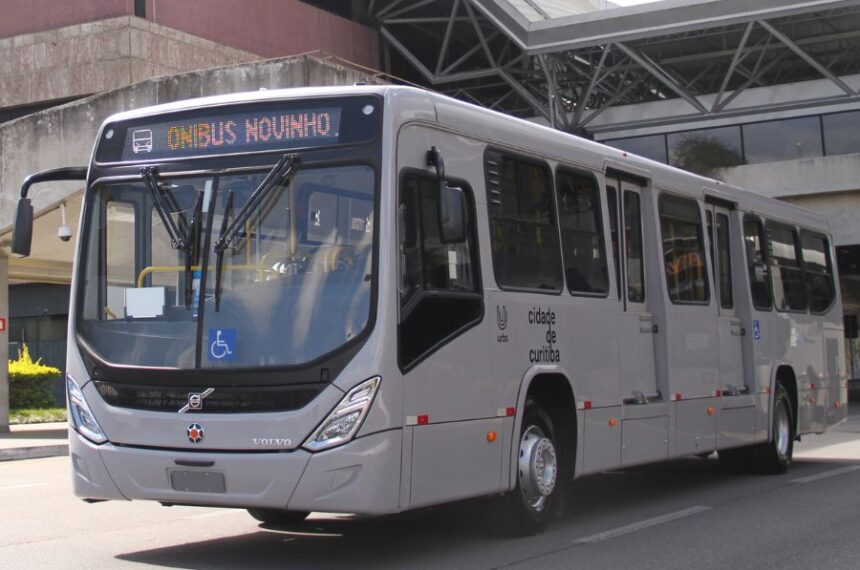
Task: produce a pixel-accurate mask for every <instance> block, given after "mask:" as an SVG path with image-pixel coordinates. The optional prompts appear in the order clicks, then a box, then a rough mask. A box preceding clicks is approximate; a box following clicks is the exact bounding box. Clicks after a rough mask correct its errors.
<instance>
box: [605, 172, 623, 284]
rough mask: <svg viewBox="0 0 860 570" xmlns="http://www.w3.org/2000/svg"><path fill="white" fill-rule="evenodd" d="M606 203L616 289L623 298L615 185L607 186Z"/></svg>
mask: <svg viewBox="0 0 860 570" xmlns="http://www.w3.org/2000/svg"><path fill="white" fill-rule="evenodd" d="M606 203H607V207H608V208H609V238H610V239H611V240H612V261H613V262H614V263H615V290H616V291H618V300H619V301H620V300H621V264H620V262H619V260H618V192H617V191H616V190H615V187H614V186H607V187H606Z"/></svg>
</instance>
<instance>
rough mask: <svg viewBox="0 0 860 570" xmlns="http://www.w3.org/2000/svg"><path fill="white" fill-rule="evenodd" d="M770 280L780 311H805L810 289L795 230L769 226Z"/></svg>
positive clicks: (779, 225) (771, 224)
mask: <svg viewBox="0 0 860 570" xmlns="http://www.w3.org/2000/svg"><path fill="white" fill-rule="evenodd" d="M767 234H768V238H769V241H768V246H769V247H768V249H769V250H770V280H771V283H772V284H773V302H774V305H775V306H776V309H777V310H778V311H805V310H806V288H805V285H804V283H803V269H802V268H801V265H800V247H799V245H800V244H799V243H798V239H797V232H796V231H795V230H794V228H791V227H788V226H783V225H781V224H774V223H768V225H767Z"/></svg>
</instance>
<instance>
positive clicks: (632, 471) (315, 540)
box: [117, 455, 860, 568]
mask: <svg viewBox="0 0 860 570" xmlns="http://www.w3.org/2000/svg"><path fill="white" fill-rule="evenodd" d="M846 465H860V461H856V460H849V459H843V460H839V459H836V460H831V459H827V460H813V459H803V460H800V461H798V462H797V464H796V465H795V466H794V468H793V469H791V470H790V471H789V472H788V473H787V474H785V475H779V476H759V475H745V474H738V473H732V472H729V471H727V470H726V469H724V468H723V467H722V466H721V465H720V463H719V461H718V460H717V459H716V456H715V455H712V456H710V457H708V458H704V459H703V458H687V459H680V460H674V461H670V462H666V463H660V464H654V465H648V466H643V467H638V468H629V469H624V470H619V471H612V472H606V473H601V474H597V475H592V476H588V477H584V478H581V479H578V480H577V481H574V482H573V483H572V484H571V485H570V488H569V503H570V508H569V509H568V513H567V514H566V515H565V516H564V517H563V518H562V519H561V520H556V521H554V523H553V524H552V525H551V527H550V529H549V530H548V531H547V532H546V533H545V534H544V535H541V537H542V538H533V537H532V538H525V539H511V538H507V537H504V536H502V535H500V533H499V531H498V527H497V525H495V524H494V523H495V518H496V517H495V516H494V514H495V513H496V512H497V511H496V510H495V506H494V505H493V504H492V503H491V502H490V501H488V500H473V501H464V502H461V503H456V504H452V505H443V506H439V507H434V508H429V509H422V510H419V511H414V512H409V513H404V514H400V515H393V516H385V517H357V516H339V517H324V518H316V517H313V518H311V519H310V520H308V521H306V522H304V523H302V524H300V525H295V526H292V527H274V526H268V525H264V524H261V525H258V526H257V527H256V529H255V530H253V531H251V532H247V533H244V534H239V535H234V536H226V537H224V538H215V539H211V540H204V541H198V542H191V543H186V544H179V545H174V546H168V547H163V548H154V549H149V550H142V551H138V552H130V553H126V554H121V555H118V556H117V558H118V559H120V560H124V561H129V562H137V563H144V564H151V565H157V566H165V567H177V568H238V567H250V566H253V567H255V568H276V567H277V568H311V567H312V568H345V567H351V568H356V567H358V568H366V567H373V568H404V567H408V568H452V567H468V568H488V567H498V566H502V565H504V564H506V563H509V562H511V561H512V560H518V559H521V558H522V557H523V556H524V555H527V554H528V553H530V552H532V553H537V552H540V551H544V550H547V549H552V548H556V547H565V548H567V547H570V544H571V540H573V539H576V538H581V537H582V536H585V535H588V534H590V533H592V532H594V529H595V528H598V529H600V528H611V527H612V526H615V525H619V524H629V523H630V522H634V521H635V520H637V519H636V517H639V516H640V514H641V513H642V512H654V513H655V514H664V513H666V512H671V511H673V510H677V509H680V508H685V507H689V506H691V505H698V504H712V503H713V504H719V503H720V502H722V501H723V500H725V498H726V497H734V496H747V495H752V494H757V493H760V492H763V491H767V490H772V489H774V488H777V487H781V486H784V485H787V484H788V483H789V482H790V481H791V480H792V479H796V478H800V477H806V476H809V475H815V474H817V473H820V472H824V471H827V470H829V469H832V468H838V467H843V466H846ZM633 513H639V514H633ZM649 516H654V515H649ZM248 522H249V524H248V528H249V529H251V528H253V527H252V526H251V525H252V524H253V523H252V522H251V519H250V517H249V519H248Z"/></svg>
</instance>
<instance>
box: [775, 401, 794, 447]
mask: <svg viewBox="0 0 860 570" xmlns="http://www.w3.org/2000/svg"><path fill="white" fill-rule="evenodd" d="M774 415H775V418H774V423H775V425H774V429H775V430H776V435H775V437H776V452H777V453H778V454H779V456H780V457H788V447H789V445H790V444H791V426H790V425H789V421H788V409H787V408H786V406H785V402H783V401H779V402H777V406H776V410H775V411H774Z"/></svg>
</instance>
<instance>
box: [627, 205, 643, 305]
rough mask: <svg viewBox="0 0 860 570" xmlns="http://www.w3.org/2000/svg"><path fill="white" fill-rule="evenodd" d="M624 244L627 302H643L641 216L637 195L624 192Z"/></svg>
mask: <svg viewBox="0 0 860 570" xmlns="http://www.w3.org/2000/svg"><path fill="white" fill-rule="evenodd" d="M624 243H625V245H626V252H625V253H626V258H627V300H628V301H630V302H631V303H643V302H645V264H644V262H643V257H642V216H641V213H640V204H639V194H637V193H636V192H630V191H629V190H628V191H626V192H624Z"/></svg>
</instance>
